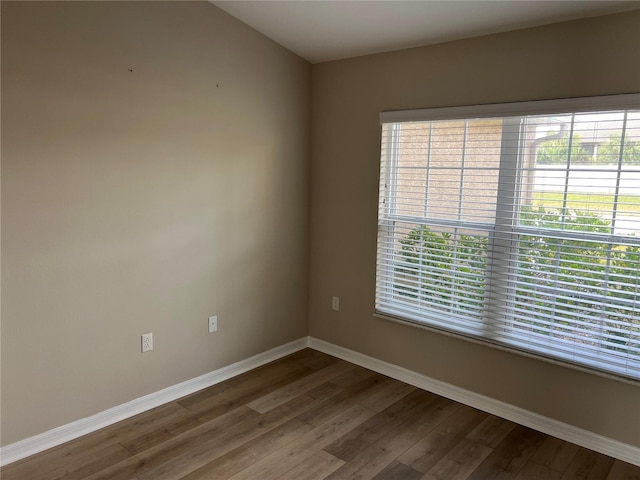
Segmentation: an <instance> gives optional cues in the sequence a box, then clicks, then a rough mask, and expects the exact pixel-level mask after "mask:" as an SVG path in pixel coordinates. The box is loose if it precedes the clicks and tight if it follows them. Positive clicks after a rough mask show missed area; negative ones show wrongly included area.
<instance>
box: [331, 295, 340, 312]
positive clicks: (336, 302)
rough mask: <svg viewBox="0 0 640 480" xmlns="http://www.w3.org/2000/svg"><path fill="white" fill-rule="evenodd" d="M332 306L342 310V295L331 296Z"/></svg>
mask: <svg viewBox="0 0 640 480" xmlns="http://www.w3.org/2000/svg"><path fill="white" fill-rule="evenodd" d="M331 308H332V309H333V310H335V311H336V312H338V311H340V297H331Z"/></svg>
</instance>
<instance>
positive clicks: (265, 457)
mask: <svg viewBox="0 0 640 480" xmlns="http://www.w3.org/2000/svg"><path fill="white" fill-rule="evenodd" d="M0 478H2V480H62V479H65V480H81V479H87V480H163V479H169V480H178V479H185V480H198V479H216V480H226V479H229V480H322V479H327V480H356V479H357V480H366V479H371V480H464V479H468V480H486V479H499V480H569V479H573V480H577V479H585V480H587V479H588V480H600V479H601V480H622V479H625V480H640V468H639V467H636V466H633V465H630V464H628V463H625V462H622V461H620V460H615V459H613V458H611V457H607V456H605V455H601V454H599V453H596V452H593V451H590V450H587V449H585V448H581V447H579V446H577V445H573V444H570V443H567V442H564V441H562V440H559V439H557V438H554V437H550V436H548V435H545V434H542V433H540V432H536V431H535V430H531V429H529V428H526V427H523V426H521V425H517V424H515V423H512V422H509V421H507V420H504V419H501V418H498V417H495V416H493V415H489V414H486V413H484V412H481V411H479V410H476V409H474V408H471V407H468V406H465V405H462V404H459V403H456V402H453V401H451V400H447V399H445V398H442V397H439V396H437V395H434V394H432V393H429V392H425V391H423V390H420V389H417V388H415V387H412V386H410V385H407V384H404V383H402V382H399V381H397V380H393V379H390V378H388V377H385V376H383V375H379V374H377V373H374V372H371V371H369V370H366V369H364V368H361V367H358V366H355V365H352V364H350V363H348V362H344V361H342V360H338V359H336V358H333V357H331V356H328V355H325V354H322V353H320V352H316V351H314V350H310V349H306V350H303V351H300V352H297V353H295V354H293V355H290V356H288V357H286V358H283V359H281V360H278V361H276V362H273V363H270V364H268V365H265V366H263V367H260V368H258V369H256V370H253V371H251V372H248V373H246V374H244V375H241V376H239V377H236V378H233V379H231V380H228V381H226V382H223V383H220V384H218V385H215V386H213V387H210V388H207V389H205V390H202V391H200V392H197V393H195V394H193V395H190V396H188V397H185V398H182V399H180V400H178V401H175V402H172V403H168V404H166V405H163V406H161V407H158V408H155V409H153V410H151V411H148V412H145V413H143V414H140V415H137V416H136V417H132V418H130V419H128V420H125V421H122V422H120V423H118V424H115V425H112V426H109V427H107V428H104V429H102V430H99V431H97V432H94V433H92V434H89V435H86V436H84V437H82V438H79V439H76V440H73V441H71V442H68V443H66V444H64V445H60V446H58V447H55V448H52V449H51V450H48V451H46V452H42V453H40V454H38V455H34V456H33V457H30V458H26V459H24V460H20V461H18V462H15V463H13V464H10V465H7V466H6V467H4V468H3V469H1V470H0Z"/></svg>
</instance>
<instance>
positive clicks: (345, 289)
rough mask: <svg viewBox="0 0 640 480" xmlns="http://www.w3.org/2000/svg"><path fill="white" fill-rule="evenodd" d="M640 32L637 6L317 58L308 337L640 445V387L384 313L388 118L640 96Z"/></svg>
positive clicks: (313, 122)
mask: <svg viewBox="0 0 640 480" xmlns="http://www.w3.org/2000/svg"><path fill="white" fill-rule="evenodd" d="M639 31H640V12H638V11H636V12H634V13H628V14H621V15H615V16H608V17H601V18H595V19H589V20H583V21H577V22H571V23H565V24H557V25H552V26H547V27H541V28H536V29H529V30H522V31H518V32H511V33H505V34H499V35H492V36H487V37H482V38H476V39H471V40H464V41H458V42H451V43H447V44H442V45H436V46H429V47H423V48H417V49H411V50H404V51H399V52H392V53H387V54H380V55H373V56H366V57H359V58H354V59H348V60H343V61H336V62H329V63H325V64H319V65H315V66H314V67H313V99H312V145H313V149H312V170H311V178H312V180H311V274H310V292H311V294H310V299H309V301H310V304H309V312H310V314H309V318H310V327H309V328H310V334H311V335H312V336H315V337H317V338H320V339H323V340H326V341H329V342H332V343H335V344H338V345H341V346H344V347H347V348H351V349H354V350H356V351H359V352H362V353H365V354H367V355H371V356H373V357H376V358H380V359H382V360H385V361H388V362H392V363H395V364H398V365H401V366H403V367H406V368H409V369H412V370H416V371H418V372H421V373H423V374H425V375H428V376H431V377H433V378H436V379H438V380H442V381H445V382H449V383H451V384H453V385H457V386H460V387H462V388H466V389H469V390H472V391H474V392H478V393H480V394H484V395H488V396H490V397H493V398H496V399H498V400H502V401H505V402H508V403H511V404H514V405H516V406H519V407H522V408H525V409H528V410H531V411H533V412H538V413H540V414H543V415H547V416H549V417H552V418H555V419H558V420H560V421H563V422H567V423H570V424H573V425H576V426H578V427H581V428H584V429H587V430H591V431H593V432H596V433H599V434H602V435H606V436H608V437H611V438H614V439H617V440H620V441H623V442H627V443H629V444H632V445H636V446H640V387H638V386H633V385H630V384H627V383H622V382H619V381H615V380H609V379H605V378H603V377H599V376H595V375H591V374H588V373H583V372H579V371H576V370H572V369H568V368H565V367H560V366H555V365H552V364H549V363H545V362H542V361H539V360H534V359H530V358H525V357H522V356H519V355H515V354H510V353H505V352H503V351H499V350H495V349H491V348H488V347H484V346H481V345H477V344H474V343H470V342H466V341H463V340H458V339H454V338H450V337H447V336H443V335H439V334H434V333H430V332H428V331H425V330H421V329H417V328H413V327H410V326H407V325H403V324H398V323H393V322H390V321H386V320H383V319H379V318H374V317H373V316H372V314H373V308H374V292H375V249H376V244H375V242H376V209H377V190H378V162H379V148H380V126H379V123H378V114H379V112H380V111H384V110H400V109H411V108H429V107H439V106H456V105H472V104H479V103H494V102H513V101H524V100H540V99H553V98H563V97H579V96H590V95H607V94H617V93H632V92H639V91H640V62H638V61H637V58H638V51H640V35H639V34H638V32H639ZM332 295H338V296H340V297H341V303H340V306H341V310H340V312H334V311H332V310H331V296H332Z"/></svg>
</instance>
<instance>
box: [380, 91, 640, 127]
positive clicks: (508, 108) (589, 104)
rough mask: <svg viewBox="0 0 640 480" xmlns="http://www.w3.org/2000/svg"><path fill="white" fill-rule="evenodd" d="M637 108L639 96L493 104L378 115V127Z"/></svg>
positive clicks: (639, 103) (610, 96)
mask: <svg viewBox="0 0 640 480" xmlns="http://www.w3.org/2000/svg"><path fill="white" fill-rule="evenodd" d="M633 108H640V93H628V94H621V95H606V96H600V97H580V98H564V99H558V100H540V101H533V102H513V103H493V104H485V105H467V106H461V107H442V108H425V109H419V110H394V111H388V112H381V113H380V123H392V122H416V121H420V120H449V119H459V118H463V117H464V118H491V117H511V116H521V115H537V114H540V115H544V114H559V113H567V112H595V111H599V110H615V109H633Z"/></svg>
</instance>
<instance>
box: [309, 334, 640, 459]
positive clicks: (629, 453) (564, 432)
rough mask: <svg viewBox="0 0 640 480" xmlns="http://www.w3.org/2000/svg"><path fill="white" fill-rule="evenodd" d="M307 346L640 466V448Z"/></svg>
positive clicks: (338, 351)
mask: <svg viewBox="0 0 640 480" xmlns="http://www.w3.org/2000/svg"><path fill="white" fill-rule="evenodd" d="M309 347H310V348H313V349H314V350H318V351H320V352H324V353H327V354H329V355H333V356H334V357H338V358H341V359H342V360H346V361H348V362H351V363H354V364H356V365H360V366H361V367H364V368H368V369H369V370H373V371H374V372H378V373H381V374H383V375H386V376H388V377H391V378H395V379H397V380H400V381H402V382H405V383H408V384H410V385H413V386H416V387H418V388H421V389H423V390H427V391H429V392H433V393H435V394H437V395H441V396H443V397H446V398H449V399H451V400H455V401H456V402H460V403H463V404H465V405H469V406H471V407H474V408H477V409H479V410H482V411H484V412H488V413H491V414H493V415H497V416H499V417H502V418H506V419H507V420H511V421H512V422H516V423H519V424H520V425H524V426H526V427H529V428H533V429H534V430H538V431H540V432H543V433H546V434H549V435H552V436H554V437H558V438H560V439H562V440H566V441H568V442H571V443H575V444H576V445H580V446H582V447H585V448H588V449H591V450H594V451H596V452H599V453H603V454H605V455H609V456H611V457H614V458H617V459H620V460H623V461H625V462H628V463H632V464H634V465H638V466H640V448H638V447H635V446H633V445H629V444H626V443H622V442H619V441H617V440H613V439H611V438H608V437H604V436H602V435H598V434H596V433H593V432H590V431H588V430H583V429H581V428H578V427H574V426H573V425H569V424H567V423H563V422H560V421H558V420H554V419H552V418H549V417H545V416H543V415H540V414H537V413H534V412H530V411H528V410H524V409H522V408H519V407H515V406H513V405H510V404H507V403H504V402H501V401H498V400H495V399H493V398H490V397H486V396H484V395H480V394H477V393H474V392H471V391H469V390H465V389H463V388H459V387H456V386H453V385H450V384H448V383H445V382H441V381H439V380H435V379H433V378H430V377H427V376H425V375H422V374H419V373H416V372H414V371H411V370H407V369H406V368H403V367H399V366H397V365H394V364H392V363H388V362H384V361H382V360H378V359H376V358H373V357H369V356H368V355H364V354H362V353H359V352H356V351H354V350H349V349H348V348H344V347H340V346H338V345H334V344H332V343H328V342H325V341H324V340H320V339H317V338H313V337H310V338H309Z"/></svg>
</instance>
